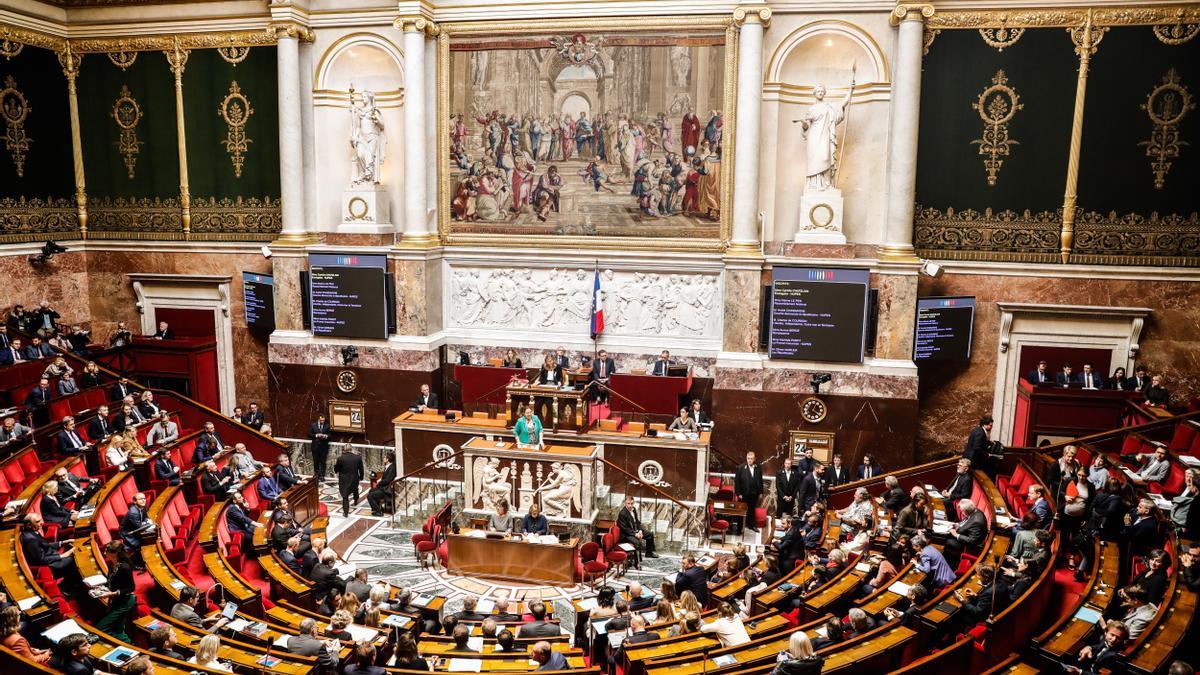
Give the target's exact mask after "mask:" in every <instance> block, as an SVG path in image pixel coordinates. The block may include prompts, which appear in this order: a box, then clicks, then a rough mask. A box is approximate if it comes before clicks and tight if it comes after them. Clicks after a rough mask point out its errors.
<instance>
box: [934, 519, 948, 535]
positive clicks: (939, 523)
mask: <svg viewBox="0 0 1200 675" xmlns="http://www.w3.org/2000/svg"><path fill="white" fill-rule="evenodd" d="M950 527H951V525H950V521H948V520H935V521H933V533H934V534H946V533H947V532H949V531H950Z"/></svg>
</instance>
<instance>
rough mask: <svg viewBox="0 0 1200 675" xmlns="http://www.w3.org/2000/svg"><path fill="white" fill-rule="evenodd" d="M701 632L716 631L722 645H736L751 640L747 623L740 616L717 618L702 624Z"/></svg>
mask: <svg viewBox="0 0 1200 675" xmlns="http://www.w3.org/2000/svg"><path fill="white" fill-rule="evenodd" d="M700 632H701V633H716V634H717V639H718V640H720V641H721V646H722V647H736V646H737V645H744V644H746V643H747V642H749V641H750V635H749V634H748V633H747V632H746V626H745V624H743V623H742V620H741V618H740V617H736V616H735V617H733V618H732V619H717V620H716V621H713V622H712V623H706V624H704V625H703V626H700Z"/></svg>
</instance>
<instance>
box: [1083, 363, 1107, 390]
mask: <svg viewBox="0 0 1200 675" xmlns="http://www.w3.org/2000/svg"><path fill="white" fill-rule="evenodd" d="M1079 384H1080V385H1082V386H1083V388H1084V389H1104V388H1105V386H1106V384H1107V383H1106V382H1105V381H1104V376H1103V375H1101V374H1100V373H1097V372H1096V371H1095V370H1094V369H1093V368H1092V364H1090V363H1085V364H1083V372H1082V373H1080V374H1079Z"/></svg>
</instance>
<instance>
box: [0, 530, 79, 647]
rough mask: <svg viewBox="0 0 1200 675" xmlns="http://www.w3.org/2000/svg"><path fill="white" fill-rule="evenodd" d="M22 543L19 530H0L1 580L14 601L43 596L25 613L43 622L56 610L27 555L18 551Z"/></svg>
mask: <svg viewBox="0 0 1200 675" xmlns="http://www.w3.org/2000/svg"><path fill="white" fill-rule="evenodd" d="M20 545H21V543H20V535H19V534H18V533H17V530H15V529H7V530H0V551H2V553H0V582H3V584H4V589H5V590H6V591H8V599H9V600H11V601H13V602H21V601H22V600H28V599H30V598H41V602H39V603H38V604H37V605H35V606H33V607H31V608H29V609H27V610H24V612H23V613H24V614H25V616H26V617H28V618H29V620H30V621H32V622H34V623H36V624H42V623H45V622H47V621H49V620H50V619H52V618H53V617H54V616H55V614H56V611H55V610H54V609H53V608H52V607H51V606H50V605H49V604H48V603H49V601H50V597H49V596H48V595H46V592H45V591H44V590H42V588H41V587H40V586H38V585H37V582H35V581H34V580H33V575H32V574H30V572H29V566H28V565H27V564H26V563H25V556H24V555H19V554H18V553H17V547H18V546H20ZM64 553H65V552H64Z"/></svg>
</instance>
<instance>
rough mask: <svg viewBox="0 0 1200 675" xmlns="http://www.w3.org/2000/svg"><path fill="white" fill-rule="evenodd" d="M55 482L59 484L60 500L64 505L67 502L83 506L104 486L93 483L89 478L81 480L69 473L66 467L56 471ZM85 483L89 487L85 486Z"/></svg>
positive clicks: (101, 483)
mask: <svg viewBox="0 0 1200 675" xmlns="http://www.w3.org/2000/svg"><path fill="white" fill-rule="evenodd" d="M54 480H55V482H57V483H58V498H59V500H60V501H61V502H62V503H63V504H66V503H67V502H75V503H76V504H82V503H84V502H86V501H87V500H88V499H89V498H90V497H91V496H92V494H94V493H96V492H98V491H99V490H100V488H101V487H102V486H103V482H102V481H93V480H92V479H90V478H88V477H87V476H84V477H82V478H80V477H79V476H77V475H75V474H74V473H71V472H70V471H67V467H65V466H60V467H58V468H57V469H55V471H54ZM84 483H87V485H86V486H85V485H84Z"/></svg>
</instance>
